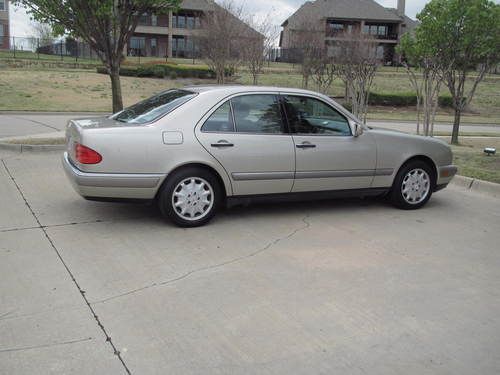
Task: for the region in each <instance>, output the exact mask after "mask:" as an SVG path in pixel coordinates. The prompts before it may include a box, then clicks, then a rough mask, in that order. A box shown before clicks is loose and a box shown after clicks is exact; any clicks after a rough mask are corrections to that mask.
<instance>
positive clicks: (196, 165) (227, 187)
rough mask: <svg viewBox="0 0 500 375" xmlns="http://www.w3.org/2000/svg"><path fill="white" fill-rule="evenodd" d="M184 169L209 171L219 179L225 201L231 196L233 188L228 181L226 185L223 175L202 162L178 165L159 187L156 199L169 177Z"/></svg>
mask: <svg viewBox="0 0 500 375" xmlns="http://www.w3.org/2000/svg"><path fill="white" fill-rule="evenodd" d="M184 168H201V169H205V170H207V171H209V172H210V173H212V174H213V175H214V176H215V178H216V179H217V181H218V183H219V185H220V187H221V191H222V193H223V194H224V197H223V198H224V199H225V198H226V197H227V196H230V195H231V191H232V188H231V185H230V182H229V181H227V183H226V181H225V180H224V178H223V177H222V176H221V173H219V171H217V170H216V169H215V168H214V167H213V166H211V165H209V164H206V163H202V162H188V163H184V164H180V165H177V166H176V167H175V168H173V169H172V170H171V171H170V172H169V173H168V175H167V176H166V177H165V178H164V179H163V181H162V183H161V185H160V186H159V188H158V191H157V192H156V195H155V199H157V198H158V195H159V194H160V193H161V191H162V188H163V186H164V185H165V184H166V183H167V181H168V176H169V175H171V174H173V173H175V172H177V171H179V170H182V169H184Z"/></svg>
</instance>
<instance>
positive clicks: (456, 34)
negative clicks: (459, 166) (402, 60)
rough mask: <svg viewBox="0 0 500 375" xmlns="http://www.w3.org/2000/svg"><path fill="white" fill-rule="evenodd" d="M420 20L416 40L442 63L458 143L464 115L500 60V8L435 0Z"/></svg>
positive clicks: (475, 0)
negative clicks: (450, 98)
mask: <svg viewBox="0 0 500 375" xmlns="http://www.w3.org/2000/svg"><path fill="white" fill-rule="evenodd" d="M417 18H418V19H419V21H420V22H421V24H420V25H419V26H418V27H417V30H416V40H417V41H418V43H419V44H421V45H423V46H425V47H426V49H427V50H433V51H434V52H435V54H436V56H437V58H438V59H439V60H440V61H441V67H442V74H443V78H444V82H445V84H446V86H447V87H448V89H449V91H450V94H451V96H452V98H453V108H454V110H455V118H454V122H453V131H452V137H451V142H452V143H453V144H457V143H458V133H459V127H460V117H461V115H462V112H463V111H464V109H465V108H467V106H468V105H469V104H470V102H471V100H472V98H473V96H474V93H475V91H476V89H477V86H478V84H479V83H480V82H481V81H482V80H483V78H484V77H485V74H486V73H487V72H488V70H489V69H491V68H492V67H493V66H494V65H496V64H497V63H498V62H499V61H500V5H498V4H495V3H494V2H492V1H489V0H432V1H431V2H429V3H428V4H427V5H426V6H425V8H424V9H423V11H422V12H421V13H420V14H419V15H418V16H417ZM468 80H469V81H470V84H467V83H468Z"/></svg>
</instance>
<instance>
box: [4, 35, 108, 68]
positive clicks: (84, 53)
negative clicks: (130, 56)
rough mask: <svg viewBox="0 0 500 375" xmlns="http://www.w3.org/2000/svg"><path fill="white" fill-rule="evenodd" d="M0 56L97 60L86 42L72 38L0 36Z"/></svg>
mask: <svg viewBox="0 0 500 375" xmlns="http://www.w3.org/2000/svg"><path fill="white" fill-rule="evenodd" d="M0 57H3V58H9V57H12V58H22V59H36V60H59V61H71V62H81V61H82V60H95V61H97V60H99V57H98V56H97V54H96V53H95V51H93V50H92V48H90V46H89V45H88V44H87V43H83V42H80V41H77V40H74V39H69V38H68V39H42V38H34V37H15V36H10V37H0Z"/></svg>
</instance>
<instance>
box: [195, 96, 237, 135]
mask: <svg viewBox="0 0 500 375" xmlns="http://www.w3.org/2000/svg"><path fill="white" fill-rule="evenodd" d="M201 130H202V131H204V132H224V133H227V132H233V131H234V123H233V114H232V112H231V104H230V103H229V100H228V101H227V102H225V103H224V104H222V105H221V106H220V107H219V108H217V109H216V110H215V112H214V113H212V114H211V115H210V117H209V118H208V119H207V120H206V121H205V123H204V124H203V126H202V127H201Z"/></svg>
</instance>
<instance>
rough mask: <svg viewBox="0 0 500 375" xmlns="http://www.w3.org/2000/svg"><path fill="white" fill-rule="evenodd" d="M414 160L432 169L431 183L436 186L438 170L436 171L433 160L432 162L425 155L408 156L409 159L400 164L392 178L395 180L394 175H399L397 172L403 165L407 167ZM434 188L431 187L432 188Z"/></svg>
mask: <svg viewBox="0 0 500 375" xmlns="http://www.w3.org/2000/svg"><path fill="white" fill-rule="evenodd" d="M416 160H420V161H423V162H424V163H426V164H428V165H429V166H430V167H431V169H432V174H433V176H432V177H433V182H434V185H436V183H437V180H438V169H437V166H436V163H435V162H434V160H432V158H430V157H429V156H427V155H421V154H419V155H413V156H410V157H409V158H407V159H406V160H405V161H404V162H403V163H401V165H400V166H399V167H398V168H397V169H396V173H395V174H394V178H396V175H397V174H398V173H399V171H400V170H401V168H403V167H404V166H405V165H407V164H408V163H411V162H412V161H416ZM434 187H435V186H433V188H434Z"/></svg>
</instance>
